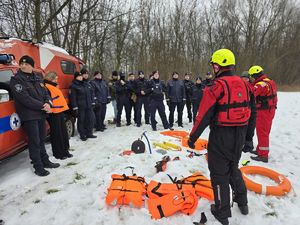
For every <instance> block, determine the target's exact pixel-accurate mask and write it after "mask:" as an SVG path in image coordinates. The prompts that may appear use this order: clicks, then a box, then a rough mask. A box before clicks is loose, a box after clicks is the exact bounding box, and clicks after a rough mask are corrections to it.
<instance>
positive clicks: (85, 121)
mask: <svg viewBox="0 0 300 225" xmlns="http://www.w3.org/2000/svg"><path fill="white" fill-rule="evenodd" d="M91 93H92V92H91V90H90V88H89V87H88V86H87V85H85V84H84V81H83V76H82V74H81V73H80V72H75V74H74V80H73V81H72V84H71V86H70V104H71V107H72V110H73V115H74V116H75V117H78V121H77V130H78V133H79V136H80V139H81V140H82V141H86V140H87V139H88V138H93V137H95V136H92V135H91V131H92V129H93V117H94V112H93V105H92V103H93V101H94V98H93V96H92V94H91ZM86 127H88V128H89V130H87V129H86Z"/></svg>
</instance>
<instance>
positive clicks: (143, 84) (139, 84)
mask: <svg viewBox="0 0 300 225" xmlns="http://www.w3.org/2000/svg"><path fill="white" fill-rule="evenodd" d="M148 84H149V81H148V80H147V79H145V78H138V79H137V80H136V94H137V96H138V97H141V96H142V97H143V96H149V94H150V93H151V88H149V85H148ZM141 91H144V92H145V95H142V94H141Z"/></svg>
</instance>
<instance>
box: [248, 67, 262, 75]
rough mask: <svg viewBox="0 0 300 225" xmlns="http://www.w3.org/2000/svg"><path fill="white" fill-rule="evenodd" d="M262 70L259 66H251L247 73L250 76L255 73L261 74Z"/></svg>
mask: <svg viewBox="0 0 300 225" xmlns="http://www.w3.org/2000/svg"><path fill="white" fill-rule="evenodd" d="M263 71H264V69H263V68H262V67H261V66H257V65H255V66H251V67H250V69H249V71H248V73H249V75H250V76H251V77H252V76H253V75H256V74H261V73H262V72H263Z"/></svg>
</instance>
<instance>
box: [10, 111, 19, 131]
mask: <svg viewBox="0 0 300 225" xmlns="http://www.w3.org/2000/svg"><path fill="white" fill-rule="evenodd" d="M9 125H10V127H11V129H12V130H18V129H19V128H20V127H21V119H20V117H19V115H18V114H17V113H13V114H11V116H10V119H9Z"/></svg>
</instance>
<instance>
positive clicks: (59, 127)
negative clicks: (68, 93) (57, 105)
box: [47, 113, 70, 159]
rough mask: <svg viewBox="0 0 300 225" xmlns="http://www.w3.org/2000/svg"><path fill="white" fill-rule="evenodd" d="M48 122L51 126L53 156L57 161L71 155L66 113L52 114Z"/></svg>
mask: <svg viewBox="0 0 300 225" xmlns="http://www.w3.org/2000/svg"><path fill="white" fill-rule="evenodd" d="M47 121H48V123H49V125H50V139H51V146H52V152H53V156H54V157H55V158H57V159H61V158H63V157H66V156H67V155H68V153H69V148H70V144H69V136H68V132H67V127H66V123H65V115H64V113H51V114H50V115H49V117H48V118H47Z"/></svg>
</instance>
